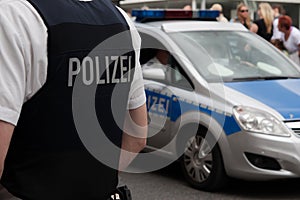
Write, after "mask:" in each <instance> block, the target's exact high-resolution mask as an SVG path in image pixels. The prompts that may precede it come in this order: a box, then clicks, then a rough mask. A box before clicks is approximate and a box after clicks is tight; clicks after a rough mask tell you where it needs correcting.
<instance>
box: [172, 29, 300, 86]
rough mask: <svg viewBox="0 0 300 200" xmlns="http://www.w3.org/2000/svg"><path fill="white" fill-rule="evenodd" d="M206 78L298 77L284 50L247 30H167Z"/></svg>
mask: <svg viewBox="0 0 300 200" xmlns="http://www.w3.org/2000/svg"><path fill="white" fill-rule="evenodd" d="M169 35H170V37H171V38H172V39H173V40H174V41H175V42H176V43H177V44H178V46H179V47H180V48H181V49H182V51H183V52H184V53H185V54H186V56H187V57H188V58H189V59H190V61H191V62H192V64H193V65H194V66H195V68H196V69H197V71H198V72H199V73H200V74H201V75H202V76H203V77H204V78H205V79H206V80H207V81H208V82H222V81H224V82H232V81H249V80H250V81H251V80H266V79H267V80H270V79H287V78H299V77H300V71H299V68H297V67H296V66H295V65H294V64H293V63H291V61H290V60H289V59H287V58H286V56H285V55H284V54H281V53H280V52H278V51H276V50H275V49H274V48H272V46H271V45H270V44H268V42H266V41H264V40H263V39H261V38H259V37H258V36H256V35H254V34H252V33H250V32H242V31H201V32H200V31H191V32H180V33H179V32H176V33H174V32H173V33H169Z"/></svg>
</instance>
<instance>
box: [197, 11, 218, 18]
mask: <svg viewBox="0 0 300 200" xmlns="http://www.w3.org/2000/svg"><path fill="white" fill-rule="evenodd" d="M219 15H220V11H218V10H199V12H198V17H199V18H204V19H216V18H217V17H219Z"/></svg>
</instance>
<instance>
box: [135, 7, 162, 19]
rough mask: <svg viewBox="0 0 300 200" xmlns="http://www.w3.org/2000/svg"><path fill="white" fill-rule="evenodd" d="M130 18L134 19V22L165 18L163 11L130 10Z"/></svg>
mask: <svg viewBox="0 0 300 200" xmlns="http://www.w3.org/2000/svg"><path fill="white" fill-rule="evenodd" d="M131 15H132V16H135V17H136V21H141V20H143V19H146V18H151V19H154V18H156V19H162V18H164V17H165V11H164V10H161V9H155V10H132V13H131Z"/></svg>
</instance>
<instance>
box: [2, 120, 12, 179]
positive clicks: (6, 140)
mask: <svg viewBox="0 0 300 200" xmlns="http://www.w3.org/2000/svg"><path fill="white" fill-rule="evenodd" d="M14 128H15V127H14V125H12V124H10V123H7V122H4V121H1V120H0V179H1V176H2V172H3V168H4V160H5V157H6V154H7V150H8V147H9V144H10V140H11V137H12V134H13V131H14Z"/></svg>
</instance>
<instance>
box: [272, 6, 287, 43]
mask: <svg viewBox="0 0 300 200" xmlns="http://www.w3.org/2000/svg"><path fill="white" fill-rule="evenodd" d="M272 9H273V12H274V21H273V35H272V38H271V42H272V43H273V42H274V41H275V40H280V39H281V38H282V34H283V33H282V32H280V31H279V30H278V18H279V17H280V16H281V15H285V10H284V8H283V7H282V5H280V4H274V5H273V6H272Z"/></svg>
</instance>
